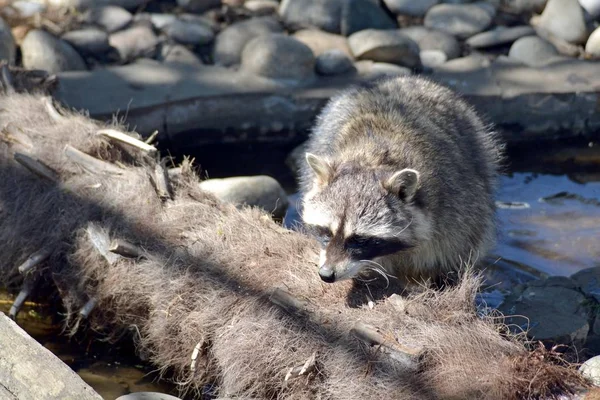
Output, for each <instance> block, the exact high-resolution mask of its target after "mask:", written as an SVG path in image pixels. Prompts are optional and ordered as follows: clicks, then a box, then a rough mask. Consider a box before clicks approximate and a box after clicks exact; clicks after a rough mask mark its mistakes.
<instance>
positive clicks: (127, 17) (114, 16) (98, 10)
mask: <svg viewBox="0 0 600 400" xmlns="http://www.w3.org/2000/svg"><path fill="white" fill-rule="evenodd" d="M84 19H85V21H86V22H89V23H92V24H97V25H100V26H101V27H103V28H104V29H105V30H106V31H107V32H108V33H113V32H117V31H120V30H121V29H123V28H125V27H126V26H127V25H129V24H130V23H131V21H132V20H133V15H131V13H130V12H129V11H127V10H126V9H124V8H122V7H117V6H104V7H95V8H92V9H91V10H89V11H88V12H86V13H85V15H84Z"/></svg>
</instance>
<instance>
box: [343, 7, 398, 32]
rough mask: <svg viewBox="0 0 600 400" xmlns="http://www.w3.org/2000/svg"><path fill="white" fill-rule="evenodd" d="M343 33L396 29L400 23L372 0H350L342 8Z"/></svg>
mask: <svg viewBox="0 0 600 400" xmlns="http://www.w3.org/2000/svg"><path fill="white" fill-rule="evenodd" d="M340 28H341V33H342V35H344V36H350V35H352V34H353V33H355V32H359V31H362V30H365V29H396V28H398V24H397V23H396V21H395V20H393V19H392V18H390V16H389V15H387V14H386V13H385V11H383V9H382V8H381V7H379V4H376V3H375V2H373V1H371V0H348V1H347V2H346V3H345V4H344V7H343V8H342V20H341V23H340Z"/></svg>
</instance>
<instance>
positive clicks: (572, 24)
mask: <svg viewBox="0 0 600 400" xmlns="http://www.w3.org/2000/svg"><path fill="white" fill-rule="evenodd" d="M539 25H540V27H542V28H544V29H547V30H548V31H549V32H550V33H552V34H554V35H555V36H556V37H559V38H561V39H563V40H566V41H567V42H569V43H575V44H580V43H581V44H583V43H585V40H586V39H587V36H588V32H587V28H586V24H585V17H584V15H583V9H582V8H581V6H580V5H579V2H578V1H577V0H549V1H548V4H546V8H544V12H543V13H542V15H541V16H540V19H539Z"/></svg>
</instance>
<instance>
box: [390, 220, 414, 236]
mask: <svg viewBox="0 0 600 400" xmlns="http://www.w3.org/2000/svg"><path fill="white" fill-rule="evenodd" d="M413 220H414V217H411V218H410V221H409V222H408V224H407V225H406V226H405V227H404V228H402V230H401V231H400V232H398V233H396V234H395V235H394V236H395V237H398V236H399V235H400V234H401V233H402V232H404V231H405V230H407V229H408V227H409V226H410V225H411V224H412V223H413Z"/></svg>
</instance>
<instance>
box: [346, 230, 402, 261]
mask: <svg viewBox="0 0 600 400" xmlns="http://www.w3.org/2000/svg"><path fill="white" fill-rule="evenodd" d="M411 247H413V246H411V245H410V244H409V243H406V242H404V241H401V240H398V239H383V238H379V237H375V236H360V235H352V236H350V237H349V238H348V239H346V241H345V243H344V248H345V249H346V251H347V252H348V253H350V255H351V256H352V257H353V258H362V259H371V258H375V257H381V256H386V255H389V254H394V253H397V252H399V251H403V250H408V249H410V248H411Z"/></svg>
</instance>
